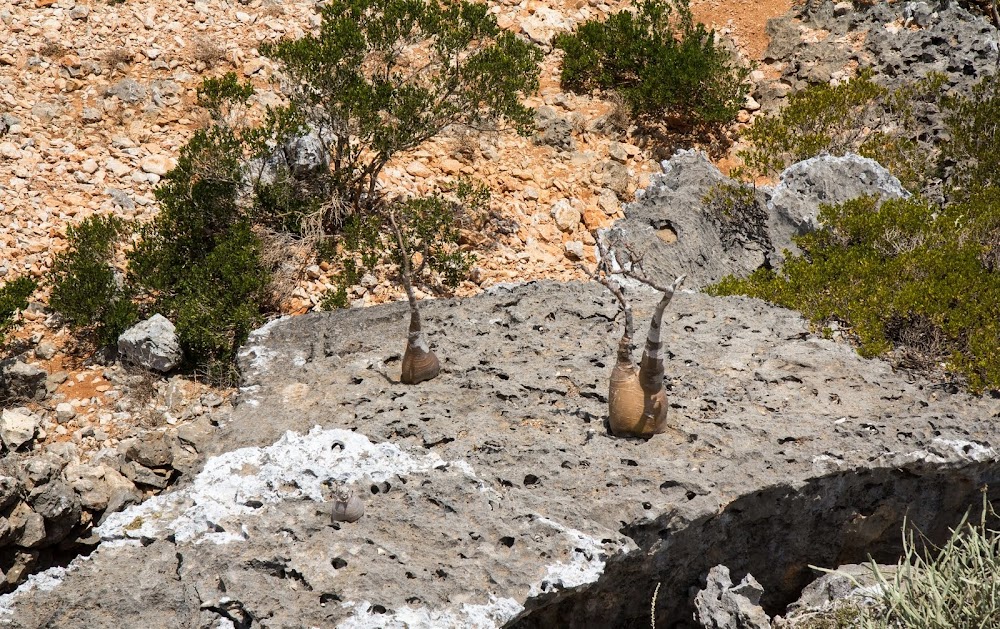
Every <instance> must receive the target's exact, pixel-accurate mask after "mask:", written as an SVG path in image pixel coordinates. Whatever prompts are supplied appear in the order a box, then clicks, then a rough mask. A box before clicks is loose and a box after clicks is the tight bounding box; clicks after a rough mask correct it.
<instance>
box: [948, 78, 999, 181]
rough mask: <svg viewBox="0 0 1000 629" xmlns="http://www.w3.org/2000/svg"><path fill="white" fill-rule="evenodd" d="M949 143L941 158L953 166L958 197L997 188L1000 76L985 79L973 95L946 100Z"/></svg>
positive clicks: (953, 177) (973, 91)
mask: <svg viewBox="0 0 1000 629" xmlns="http://www.w3.org/2000/svg"><path fill="white" fill-rule="evenodd" d="M946 106H947V108H948V109H949V116H948V118H947V121H946V122H947V125H948V130H949V133H950V135H951V141H950V142H949V143H948V144H946V145H945V149H944V157H945V159H946V160H947V161H948V162H949V163H950V164H951V165H952V173H951V174H952V176H951V181H950V184H951V188H952V193H953V194H954V195H955V196H956V197H958V198H964V197H968V196H969V195H971V194H975V191H976V190H977V189H980V188H985V187H998V186H1000V161H998V159H997V155H1000V113H998V112H1000V75H993V76H990V77H987V78H985V79H983V80H982V81H980V82H979V84H978V85H976V86H975V87H974V88H973V89H972V93H971V94H968V95H965V96H960V97H953V98H950V99H947V101H946Z"/></svg>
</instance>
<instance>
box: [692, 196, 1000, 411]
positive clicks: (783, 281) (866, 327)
mask: <svg viewBox="0 0 1000 629" xmlns="http://www.w3.org/2000/svg"><path fill="white" fill-rule="evenodd" d="M998 210H1000V193H998V192H997V191H996V190H995V189H994V190H990V191H987V192H984V193H983V194H981V195H979V196H977V197H976V198H974V199H970V200H969V201H968V202H965V203H961V204H952V205H949V206H947V207H946V208H944V209H943V210H941V209H940V208H938V207H937V206H935V205H933V204H931V203H929V202H927V201H924V200H922V199H920V198H911V199H900V200H888V201H885V202H884V203H882V205H881V206H878V205H877V202H876V200H875V199H874V198H870V197H863V198H859V199H855V200H853V201H849V202H847V203H843V204H840V205H837V206H832V207H830V206H824V207H823V208H822V210H821V211H820V217H819V218H820V222H821V223H822V224H823V227H822V228H821V229H820V230H818V231H816V232H813V233H810V234H806V235H804V236H801V237H798V238H796V240H795V242H796V244H797V245H798V246H799V247H800V248H801V249H802V256H801V257H790V258H789V259H788V260H786V261H785V265H784V267H783V268H782V269H781V271H780V273H778V272H774V271H772V270H769V269H761V270H758V271H756V272H755V273H754V274H753V275H751V276H750V277H749V278H747V279H735V278H732V277H730V278H726V279H725V280H723V281H722V282H720V283H719V284H718V285H716V286H715V287H713V288H712V289H711V292H713V293H714V294H717V295H732V294H746V295H750V296H752V297H759V298H761V299H766V300H768V301H771V302H774V303H776V304H779V305H782V306H786V307H788V308H794V309H797V310H800V311H801V312H802V313H803V314H804V315H805V316H806V317H808V318H809V319H812V320H813V321H816V322H819V323H826V322H830V321H839V322H843V323H846V324H847V325H848V326H850V329H851V331H852V332H853V334H854V335H855V337H856V338H857V341H858V343H859V345H860V352H861V353H862V354H863V355H865V356H875V355H879V354H882V353H885V352H887V351H889V350H890V349H892V348H893V347H894V346H901V347H904V348H907V349H909V350H910V352H911V357H912V358H913V359H914V360H917V361H918V362H919V363H921V364H922V365H924V366H927V365H929V364H931V363H934V362H936V361H940V360H945V361H947V362H948V364H949V367H950V368H951V369H953V370H955V371H957V372H958V373H960V374H962V375H964V376H965V377H966V378H968V382H969V386H970V388H972V389H973V390H975V391H978V390H982V389H983V388H984V387H998V386H1000V354H998V353H997V351H996V348H997V342H998V339H1000V274H998V273H997V272H996V260H997V256H998V239H997V234H1000V211H998Z"/></svg>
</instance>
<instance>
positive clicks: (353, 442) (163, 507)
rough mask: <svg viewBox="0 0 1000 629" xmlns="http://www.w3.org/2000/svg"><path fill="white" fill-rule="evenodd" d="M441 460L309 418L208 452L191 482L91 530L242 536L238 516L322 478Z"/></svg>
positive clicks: (418, 468) (294, 495)
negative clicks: (277, 434) (307, 423)
mask: <svg viewBox="0 0 1000 629" xmlns="http://www.w3.org/2000/svg"><path fill="white" fill-rule="evenodd" d="M446 466H447V464H446V463H445V462H444V461H443V460H442V459H441V457H439V456H437V455H436V454H433V453H430V454H427V455H425V456H414V455H411V454H408V453H406V452H403V451H402V450H400V449H399V447H398V446H396V445H394V444H391V443H378V444H374V443H372V442H371V441H369V440H368V438H367V437H365V436H364V435H360V434H357V433H354V432H351V431H349V430H340V429H333V430H325V429H322V428H320V427H319V426H317V427H315V428H313V429H312V430H311V431H309V433H308V434H305V435H302V434H298V433H293V432H287V433H285V435H284V436H283V437H282V438H281V439H279V440H278V441H277V442H276V443H274V444H273V445H270V446H267V447H264V448H242V449H240V450H234V451H232V452H227V453H225V454H222V455H220V456H217V457H213V458H212V459H210V460H209V461H208V462H207V463H206V464H205V467H204V469H203V470H202V471H201V473H199V474H198V475H197V476H196V477H195V479H194V481H193V482H192V483H191V485H189V486H187V487H185V488H184V489H181V490H179V491H175V492H171V493H169V494H162V495H159V496H155V497H153V498H150V499H149V500H147V501H146V502H144V503H142V504H141V505H137V506H135V507H131V508H129V509H126V510H125V511H122V512H120V513H115V514H112V515H111V516H109V517H108V519H107V521H105V523H104V524H102V525H101V526H100V527H99V528H98V529H97V532H98V534H100V536H101V538H102V539H104V540H116V539H124V538H133V539H141V538H146V539H150V538H154V539H155V538H162V537H164V536H166V535H173V536H174V539H175V540H176V541H177V542H184V541H189V540H194V541H198V542H201V541H212V542H217V543H226V542H230V541H238V540H239V539H242V538H243V537H244V535H243V533H242V531H241V527H240V524H239V522H240V519H241V516H245V515H247V514H250V513H252V512H253V511H254V510H256V509H258V508H260V507H261V506H263V505H266V504H274V503H277V502H281V501H283V500H296V499H303V498H306V499H309V500H314V501H316V502H322V501H323V500H324V496H323V485H324V484H325V483H341V484H351V483H354V482H357V481H360V480H362V479H367V480H369V481H372V482H382V481H385V480H387V479H391V478H393V477H395V476H407V475H409V474H413V473H422V472H428V471H430V470H432V469H435V468H444V467H446ZM463 471H465V470H463Z"/></svg>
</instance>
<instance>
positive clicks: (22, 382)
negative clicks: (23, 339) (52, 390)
mask: <svg viewBox="0 0 1000 629" xmlns="http://www.w3.org/2000/svg"><path fill="white" fill-rule="evenodd" d="M48 377H49V374H48V372H46V371H45V370H44V369H42V368H41V367H38V366H36V365H32V364H30V363H26V362H22V361H20V360H7V361H4V362H3V363H0V388H2V391H3V393H4V395H5V396H6V397H8V398H13V399H16V400H36V401H40V400H44V399H45V396H46V395H47V394H48V389H47V388H46V386H45V384H46V379H47V378H48Z"/></svg>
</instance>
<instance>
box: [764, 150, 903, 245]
mask: <svg viewBox="0 0 1000 629" xmlns="http://www.w3.org/2000/svg"><path fill="white" fill-rule="evenodd" d="M764 195H765V196H766V198H767V201H766V204H767V209H768V213H769V216H770V217H771V220H772V221H773V222H774V223H776V224H778V225H780V226H781V227H780V228H779V229H774V230H771V232H770V236H771V243H772V246H773V247H774V253H776V254H780V253H781V252H782V251H784V250H785V249H788V250H790V251H798V247H796V246H795V244H794V243H793V242H792V239H791V238H792V236H800V235H802V234H806V233H808V232H811V231H813V230H816V229H819V227H820V223H819V218H818V217H819V211H820V207H821V206H822V205H836V204H838V203H843V202H845V201H850V200H851V199H856V198H858V197H861V196H865V195H869V196H878V197H880V198H882V199H898V198H906V197H909V196H910V193H909V192H907V191H906V189H905V188H903V186H902V184H900V183H899V180H898V179H896V177H894V176H893V175H892V173H890V172H889V171H888V170H886V169H885V168H884V167H883V166H882V165H881V164H879V163H878V162H876V161H875V160H873V159H868V158H867V157H861V156H860V155H854V154H852V153H848V154H847V155H843V156H834V155H820V156H817V157H813V158H810V159H806V160H803V161H801V162H797V163H795V164H792V165H791V166H789V167H788V168H786V169H785V170H784V171H782V172H781V174H780V175H779V176H778V183H777V184H776V185H775V186H773V187H765V188H764Z"/></svg>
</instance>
